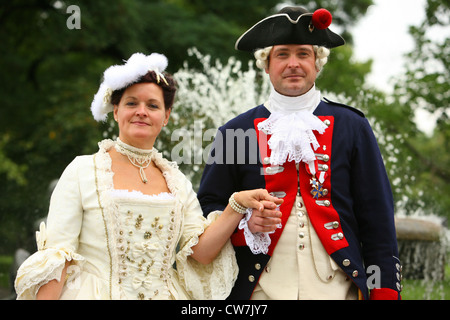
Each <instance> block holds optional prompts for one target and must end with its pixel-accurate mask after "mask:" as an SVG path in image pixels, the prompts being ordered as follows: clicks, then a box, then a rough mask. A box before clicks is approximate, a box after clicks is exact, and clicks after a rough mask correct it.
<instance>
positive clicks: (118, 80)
mask: <svg viewBox="0 0 450 320" xmlns="http://www.w3.org/2000/svg"><path fill="white" fill-rule="evenodd" d="M167 65H168V60H167V58H166V56H164V55H162V54H159V53H152V54H151V55H149V56H146V55H145V54H142V53H135V54H133V55H132V56H131V57H130V59H128V61H126V63H125V64H124V65H114V66H111V67H109V68H108V69H106V71H105V72H104V74H103V82H102V84H101V85H100V88H99V90H98V92H97V93H96V94H95V96H94V100H93V101H92V104H91V112H92V115H93V116H94V119H95V120H97V121H105V120H106V118H107V115H108V113H109V112H111V111H113V110H114V107H113V105H112V104H111V95H112V93H113V91H115V90H119V89H123V88H125V87H127V86H129V85H131V84H133V83H134V82H136V81H137V80H138V79H139V78H140V77H142V76H144V75H145V74H147V72H149V71H154V72H155V73H156V76H157V78H158V83H159V81H160V79H162V80H163V81H164V82H165V83H166V84H167V81H166V79H165V78H164V75H163V71H164V70H165V69H166V68H167Z"/></svg>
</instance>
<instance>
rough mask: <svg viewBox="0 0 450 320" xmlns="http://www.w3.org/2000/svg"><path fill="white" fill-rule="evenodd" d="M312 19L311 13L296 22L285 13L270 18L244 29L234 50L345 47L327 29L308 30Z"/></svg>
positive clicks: (341, 39)
mask: <svg viewBox="0 0 450 320" xmlns="http://www.w3.org/2000/svg"><path fill="white" fill-rule="evenodd" d="M311 19H312V13H306V14H302V15H300V16H299V17H298V18H297V19H296V20H293V19H291V18H290V17H289V15H288V14H287V13H279V14H275V15H272V16H270V17H267V18H265V19H263V20H261V21H260V22H258V23H257V24H255V25H254V26H253V27H251V28H250V29H249V30H247V31H246V32H245V33H244V34H243V35H242V36H241V37H240V38H239V39H238V40H237V41H236V45H235V48H236V49H237V50H242V51H250V52H253V51H255V50H257V49H262V48H266V47H270V46H275V45H282V44H310V45H317V46H323V47H326V48H329V49H331V48H335V47H338V46H341V45H343V44H345V41H344V39H343V38H342V37H341V36H340V35H338V34H336V33H334V32H333V31H331V30H330V29H329V28H326V29H322V30H320V29H317V28H315V27H310V26H312V24H311Z"/></svg>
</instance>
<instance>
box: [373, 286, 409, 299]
mask: <svg viewBox="0 0 450 320" xmlns="http://www.w3.org/2000/svg"><path fill="white" fill-rule="evenodd" d="M401 299H402V297H401V296H400V293H399V292H398V291H396V290H393V289H389V288H379V289H372V290H371V291H370V300H401Z"/></svg>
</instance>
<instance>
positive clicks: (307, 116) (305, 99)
mask: <svg viewBox="0 0 450 320" xmlns="http://www.w3.org/2000/svg"><path fill="white" fill-rule="evenodd" d="M319 103H320V91H318V90H316V88H315V86H313V87H312V88H311V89H310V90H309V91H308V92H307V93H305V94H304V95H301V96H298V97H288V96H283V95H281V94H279V93H278V92H276V91H275V89H274V88H273V87H272V90H271V93H270V97H269V101H268V102H267V103H266V104H265V105H266V107H267V109H268V110H269V111H270V112H271V114H270V116H269V118H268V119H266V120H264V121H263V122H261V123H259V124H258V129H259V130H262V131H264V132H265V133H267V134H270V135H272V136H271V137H270V139H269V141H268V145H269V148H270V150H271V156H270V163H271V164H272V165H282V164H283V163H284V162H286V161H295V162H296V163H299V162H301V161H303V162H305V163H307V164H312V163H313V162H314V160H315V159H316V157H315V155H314V150H316V149H317V148H318V147H319V143H318V142H317V139H316V137H315V135H314V133H313V131H317V132H318V133H320V134H322V133H323V132H324V131H325V129H326V128H327V126H326V125H325V124H324V123H323V122H322V121H321V120H320V119H319V118H317V117H316V116H315V115H314V114H313V112H314V110H315V109H316V108H317V106H318V105H319ZM313 149H314V150H313Z"/></svg>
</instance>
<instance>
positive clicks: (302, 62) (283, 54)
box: [266, 44, 317, 97]
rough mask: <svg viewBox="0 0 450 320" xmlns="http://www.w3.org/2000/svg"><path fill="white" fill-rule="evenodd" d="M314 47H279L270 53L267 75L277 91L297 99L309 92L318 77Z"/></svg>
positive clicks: (275, 47)
mask: <svg viewBox="0 0 450 320" xmlns="http://www.w3.org/2000/svg"><path fill="white" fill-rule="evenodd" d="M315 62H316V56H315V54H314V50H313V46H312V45H297V44H292V45H277V46H274V47H273V49H272V50H271V51H270V56H269V67H268V68H266V73H268V74H269V77H270V81H271V82H272V85H273V86H274V88H275V90H276V91H277V92H278V93H280V94H282V95H285V96H291V97H296V96H300V95H302V94H305V93H306V92H308V91H309V90H310V89H311V88H312V86H313V85H314V82H315V81H316V77H317V70H316V65H315Z"/></svg>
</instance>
